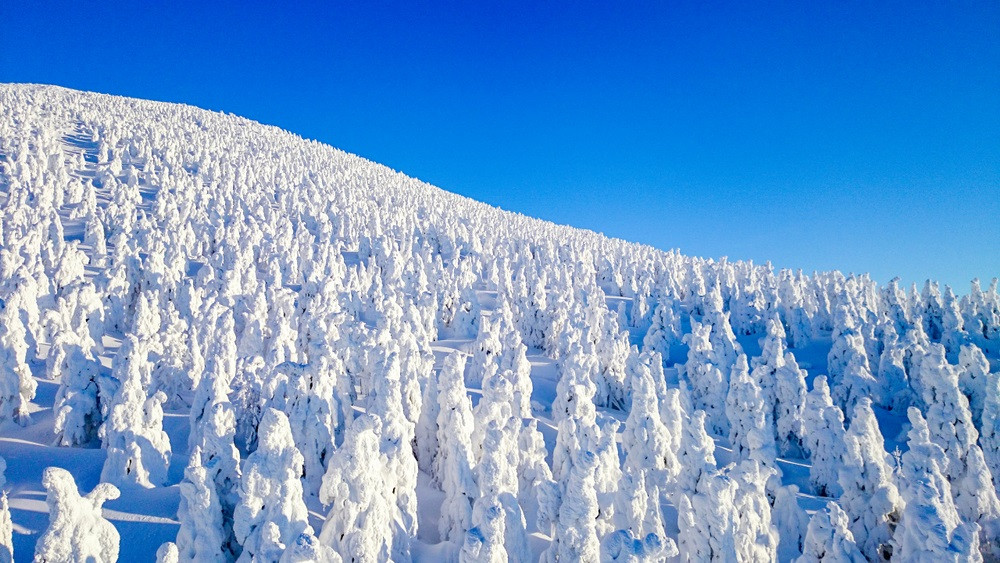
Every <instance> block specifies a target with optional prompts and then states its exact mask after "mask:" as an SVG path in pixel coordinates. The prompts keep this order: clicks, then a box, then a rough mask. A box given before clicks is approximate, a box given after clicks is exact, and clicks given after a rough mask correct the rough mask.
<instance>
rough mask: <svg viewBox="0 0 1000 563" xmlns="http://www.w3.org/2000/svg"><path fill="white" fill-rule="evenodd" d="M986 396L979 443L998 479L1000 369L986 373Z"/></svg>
mask: <svg viewBox="0 0 1000 563" xmlns="http://www.w3.org/2000/svg"><path fill="white" fill-rule="evenodd" d="M985 397H986V398H985V401H984V402H983V414H982V418H981V423H980V428H981V429H982V433H981V434H980V435H979V444H980V446H981V447H982V450H983V458H984V459H985V461H986V466H987V467H989V469H990V473H991V474H992V475H993V477H994V479H996V478H997V476H998V475H1000V371H998V372H993V373H988V374H987V375H986V390H985Z"/></svg>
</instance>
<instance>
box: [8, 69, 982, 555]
mask: <svg viewBox="0 0 1000 563" xmlns="http://www.w3.org/2000/svg"><path fill="white" fill-rule="evenodd" d="M0 108H2V112H0V201H2V204H3V205H2V206H0V422H3V423H7V424H16V425H22V426H24V425H29V424H32V412H33V410H34V408H33V403H32V401H33V400H34V398H35V392H36V386H37V378H48V379H50V380H53V381H55V382H58V391H57V393H56V396H55V401H54V404H53V405H52V415H53V417H54V422H53V435H52V441H53V444H55V445H57V446H60V447H100V448H103V450H104V451H105V453H106V457H105V462H104V465H103V470H102V471H101V484H100V485H98V487H97V488H95V489H94V490H93V491H92V492H91V493H89V494H88V495H86V496H81V495H80V494H79V492H78V489H77V488H76V484H75V482H74V480H73V477H72V475H71V474H70V473H69V472H67V471H65V470H63V469H59V468H55V467H53V468H49V469H47V470H46V471H45V477H44V486H45V488H46V489H47V491H48V504H49V510H50V518H51V521H50V527H49V529H48V530H47V531H46V532H45V533H44V534H43V535H42V537H41V538H40V539H39V540H38V542H37V547H36V552H35V553H36V557H37V558H40V560H48V561H53V560H63V559H65V558H71V559H85V558H87V557H93V559H94V560H103V561H113V560H115V559H116V558H117V553H118V546H119V538H118V533H117V531H116V530H115V528H114V526H113V525H112V524H111V523H109V522H108V521H107V520H105V519H104V518H103V517H102V516H101V505H102V503H103V502H104V501H105V500H108V499H115V498H117V496H118V494H119V491H120V492H121V494H122V495H128V494H129V490H130V489H133V490H134V488H136V487H140V488H153V487H163V486H173V485H176V484H177V483H171V482H169V475H170V472H169V464H170V462H171V460H176V459H178V457H177V454H182V456H183V458H184V459H186V460H187V464H186V467H185V468H184V470H183V479H182V480H181V481H180V483H179V491H180V505H179V508H178V512H177V520H178V521H179V522H180V526H179V530H178V533H177V537H176V540H175V541H174V542H171V543H168V544H165V545H163V546H162V547H161V548H160V550H159V552H158V558H159V559H160V560H162V561H206V560H211V561H231V560H236V559H239V560H243V561H279V560H280V561H288V562H295V561H339V560H345V561H383V560H389V559H391V560H395V561H406V560H409V559H411V558H412V557H413V553H414V546H415V542H417V541H423V542H424V543H428V542H431V543H432V542H434V541H435V540H436V541H437V542H440V543H441V545H442V546H443V547H442V549H441V550H440V551H439V553H444V554H445V555H446V557H449V558H453V559H457V560H461V561H505V560H514V561H527V560H533V559H534V557H535V556H536V555H537V554H540V557H541V558H542V559H544V560H547V561H577V560H582V561H597V560H605V561H659V560H663V559H666V558H670V557H675V556H678V555H679V556H680V557H681V559H683V560H691V561H707V560H714V561H734V560H740V561H743V560H746V561H750V560H752V561H758V560H773V559H776V558H780V559H782V560H791V559H795V558H798V560H800V561H813V560H821V559H823V560H828V561H843V560H851V561H861V560H863V559H868V560H887V559H890V558H893V559H899V560H909V559H919V558H928V559H930V558H935V559H937V558H944V559H947V560H970V559H975V558H978V557H981V555H986V556H989V557H995V556H1000V501H998V498H997V493H996V485H995V482H994V476H997V477H1000V373H997V372H996V371H993V370H992V369H991V364H990V361H993V362H994V366H995V362H996V360H997V358H1000V295H998V293H997V284H996V281H995V280H994V282H993V283H992V284H991V285H990V286H989V287H988V288H987V289H985V290H984V289H982V287H981V286H980V285H979V283H978V282H973V284H972V287H971V291H970V292H969V293H968V294H966V295H964V296H961V297H959V296H957V295H955V294H954V293H953V291H952V290H951V289H950V288H947V287H946V288H944V290H943V291H942V290H941V288H940V287H939V286H938V285H937V284H935V283H933V282H928V283H927V284H926V285H925V287H924V288H923V290H922V291H917V290H916V288H913V289H910V290H909V291H907V290H904V289H902V288H900V287H899V286H898V285H897V284H896V283H894V282H893V283H890V284H888V285H887V286H885V287H880V286H878V285H877V284H875V283H874V282H873V281H872V280H870V279H869V278H868V277H866V276H844V275H842V274H840V273H839V272H832V273H816V274H813V275H804V274H802V273H801V272H792V271H788V270H781V271H777V272H776V271H774V270H773V269H772V268H771V267H770V265H763V266H762V265H755V264H752V263H747V262H729V261H727V260H725V259H723V260H721V261H713V260H704V259H698V258H691V257H686V256H683V255H681V254H680V253H678V252H676V251H671V252H663V251H659V250H656V249H653V248H650V247H645V246H641V245H636V244H631V243H627V242H624V241H620V240H615V239H609V238H605V237H603V236H600V235H597V234H595V233H590V232H586V231H580V230H575V229H571V228H567V227H560V226H556V225H552V224H549V223H545V222H542V221H538V220H534V219H530V218H527V217H523V216H519V215H516V214H511V213H507V212H502V211H500V210H498V209H494V208H491V207H488V206H486V205H483V204H479V203H476V202H472V201H470V200H467V199H464V198H461V197H459V196H456V195H452V194H448V193H447V192H443V191H441V190H438V189H436V188H433V187H431V186H427V185H425V184H421V183H419V182H417V181H415V180H412V179H409V178H407V177H405V176H403V175H401V174H398V173H395V172H392V171H390V170H388V169H386V168H384V167H381V166H378V165H376V164H373V163H370V162H367V161H364V160H362V159H360V158H357V157H353V156H350V155H347V154H345V153H343V152H340V151H337V150H335V149H332V148H330V147H327V146H325V145H322V144H319V143H315V142H308V141H304V140H302V139H299V138H297V137H294V136H293V135H291V134H288V133H285V132H282V131H280V130H278V129H275V128H270V127H263V126H260V125H256V124H253V123H251V122H249V121H246V120H242V119H238V118H235V117H232V116H226V115H221V114H213V113H209V112H205V111H202V110H197V109H194V108H190V107H184V106H176V105H166V104H157V103H150V102H142V101H136V100H127V99H122V98H114V97H107V96H98V95H90V94H81V93H76V92H71V91H65V90H60V89H53V88H42V87H32V86H4V87H2V88H0ZM755 341H757V342H759V344H760V345H759V350H760V353H759V354H753V353H751V354H748V353H747V351H746V350H745V349H744V348H745V346H744V344H746V343H748V342H750V343H754V342H755ZM741 342H742V343H743V344H741ZM434 343H438V347H437V348H435V345H434ZM456 343H457V344H456ZM446 348H450V349H451V351H450V352H448V353H443V352H442V353H439V354H438V358H437V359H436V358H435V354H434V351H435V349H437V350H439V351H440V350H444V349H446ZM748 348H749V347H748ZM756 349H757V348H756V347H755V348H754V350H756ZM817 349H819V350H822V351H823V352H821V355H822V354H823V353H824V352H825V351H826V350H829V352H828V354H826V356H827V357H826V360H827V361H826V364H827V366H826V369H825V370H823V369H822V367H821V366H813V365H805V364H803V363H802V362H801V361H800V360H801V358H797V356H800V355H801V354H802V353H803V351H806V353H807V354H811V355H810V357H814V356H815V350H817ZM529 356H531V357H532V358H536V359H537V358H548V359H551V360H554V362H555V365H556V370H555V371H556V373H557V378H556V381H555V382H554V386H555V388H554V395H553V396H551V397H548V398H547V399H546V397H544V396H542V395H544V393H542V394H538V393H535V390H534V386H535V384H536V383H537V381H536V380H535V379H533V377H532V361H531V360H529ZM102 358H110V365H111V367H110V369H108V368H106V367H105V366H104V365H102V362H101V360H102ZM803 366H804V367H806V368H811V369H813V374H812V375H810V373H809V372H807V370H806V369H804V367H803ZM817 371H818V372H820V373H822V375H816V372H817ZM470 390H471V391H472V392H470ZM533 394H536V395H540V397H541V398H540V400H533ZM165 412H171V413H183V414H186V415H187V419H188V421H189V431H188V433H187V441H186V443H178V442H176V441H174V442H173V443H172V442H171V437H170V436H168V434H167V433H166V432H165V430H164V424H163V423H164V413H165ZM890 419H892V420H896V419H899V420H906V421H907V422H906V428H907V429H908V430H907V431H908V434H907V436H906V437H898V439H899V447H900V450H901V451H905V453H900V452H898V451H896V450H895V447H893V448H892V450H893V451H887V447H886V444H887V440H886V438H889V439H891V440H896V439H897V436H884V435H883V433H882V432H883V426H882V425H880V420H890ZM717 441H718V442H719V443H720V444H721V447H717V445H716V442H717ZM779 459H782V460H783V459H792V460H797V461H798V463H797V465H802V464H803V463H805V464H808V466H809V469H808V481H805V482H802V483H799V484H798V486H796V484H793V483H791V480H790V479H789V478H788V477H786V476H785V475H784V473H785V470H783V467H782V466H783V465H784V463H783V462H779ZM786 469H787V466H786ZM421 474H423V475H425V476H426V478H427V481H428V483H429V484H430V485H429V486H430V487H433V488H434V489H435V490H437V491H439V492H440V495H441V496H440V498H441V499H443V500H441V501H440V507H439V510H438V514H439V518H438V519H437V521H436V522H435V523H434V524H436V529H432V530H425V529H421V526H420V524H421V523H424V524H426V521H425V520H424V519H423V518H422V517H421V514H422V508H421V506H420V505H419V503H418V500H419V499H418V489H419V487H418V480H419V479H420V475H421ZM803 495H818V496H821V497H825V498H824V499H823V502H824V503H825V506H824V507H823V508H821V509H819V510H815V511H814V513H813V515H812V517H811V518H810V517H809V516H808V514H807V512H806V511H805V510H804V508H803V507H802V506H800V503H799V499H800V498H801V497H802V496H803ZM312 506H322V507H324V508H323V510H324V512H325V517H323V518H319V519H318V520H317V518H316V517H315V515H313V516H310V512H309V509H308V507H312ZM666 507H673V508H674V510H665V508H666ZM432 525H433V524H432ZM9 530H10V516H9V511H7V509H6V500H4V501H3V504H2V505H0V561H3V560H5V559H4V558H5V557H7V558H8V559H9V557H10V555H9V551H8V552H5V551H4V549H7V546H10V545H12V544H11V542H10V541H9V536H10V532H9ZM5 534H6V535H5ZM418 538H419V539H418ZM532 538H541V539H542V540H544V542H547V544H546V543H542V544H539V542H538V541H537V540H532ZM539 545H541V546H542V547H541V549H539V547H538V546H539ZM11 549H12V548H11ZM5 553H7V555H4V554H5Z"/></svg>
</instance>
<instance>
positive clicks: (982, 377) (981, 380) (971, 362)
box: [958, 344, 990, 423]
mask: <svg viewBox="0 0 1000 563" xmlns="http://www.w3.org/2000/svg"><path fill="white" fill-rule="evenodd" d="M989 373H990V362H989V360H987V359H986V355H985V354H983V352H982V350H980V349H979V347H978V346H976V345H975V344H966V345H964V346H962V347H961V350H960V351H959V353H958V387H959V389H961V390H962V394H964V395H965V397H966V398H967V399H968V400H969V410H971V411H972V420H973V422H974V423H977V422H979V421H981V420H982V416H983V405H984V404H985V403H986V400H987V395H986V381H987V376H988V374H989Z"/></svg>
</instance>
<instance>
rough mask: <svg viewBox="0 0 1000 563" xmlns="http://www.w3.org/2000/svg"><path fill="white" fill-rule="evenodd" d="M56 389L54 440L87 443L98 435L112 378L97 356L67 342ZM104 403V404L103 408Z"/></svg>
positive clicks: (65, 442)
mask: <svg viewBox="0 0 1000 563" xmlns="http://www.w3.org/2000/svg"><path fill="white" fill-rule="evenodd" d="M63 358H64V359H63V366H62V369H61V370H60V371H61V373H62V376H61V381H60V382H59V390H58V391H56V398H55V402H54V404H53V411H54V412H55V424H54V427H53V431H54V432H55V435H56V437H55V444H56V445H59V446H66V447H72V446H86V445H89V444H90V443H92V442H94V441H95V440H97V438H98V430H99V429H100V427H101V425H102V424H103V423H104V414H103V411H104V410H105V409H107V408H108V406H109V405H107V404H105V403H111V400H110V399H111V397H108V396H106V395H105V393H107V391H108V390H109V389H110V388H111V386H112V385H111V382H109V381H108V379H107V378H106V377H105V376H104V375H103V374H102V373H101V366H100V364H99V363H98V362H97V359H96V358H94V357H93V355H91V354H90V353H88V352H85V351H84V349H83V348H82V347H80V346H79V345H75V344H74V345H69V346H68V347H67V352H66V354H65V355H64V356H63ZM102 407H103V408H102Z"/></svg>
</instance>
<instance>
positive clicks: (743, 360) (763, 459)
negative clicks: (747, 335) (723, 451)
mask: <svg viewBox="0 0 1000 563" xmlns="http://www.w3.org/2000/svg"><path fill="white" fill-rule="evenodd" d="M769 410H770V409H769V406H768V404H766V403H764V398H763V396H762V393H761V389H760V387H759V386H758V385H757V382H756V381H755V380H754V379H752V378H751V377H750V372H749V366H747V357H746V356H745V355H744V354H740V355H739V357H738V358H737V360H736V363H735V364H734V365H733V371H732V374H731V375H730V377H729V394H728V395H727V396H726V416H727V418H728V419H729V441H730V443H731V444H732V447H733V456H734V458H735V460H736V461H741V460H744V459H756V460H757V461H759V462H760V463H762V464H764V465H766V466H768V467H776V461H775V459H776V458H777V449H776V447H775V443H774V431H773V430H772V429H771V428H770V427H769V425H768V422H767V416H766V413H767V412H768V411H769Z"/></svg>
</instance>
